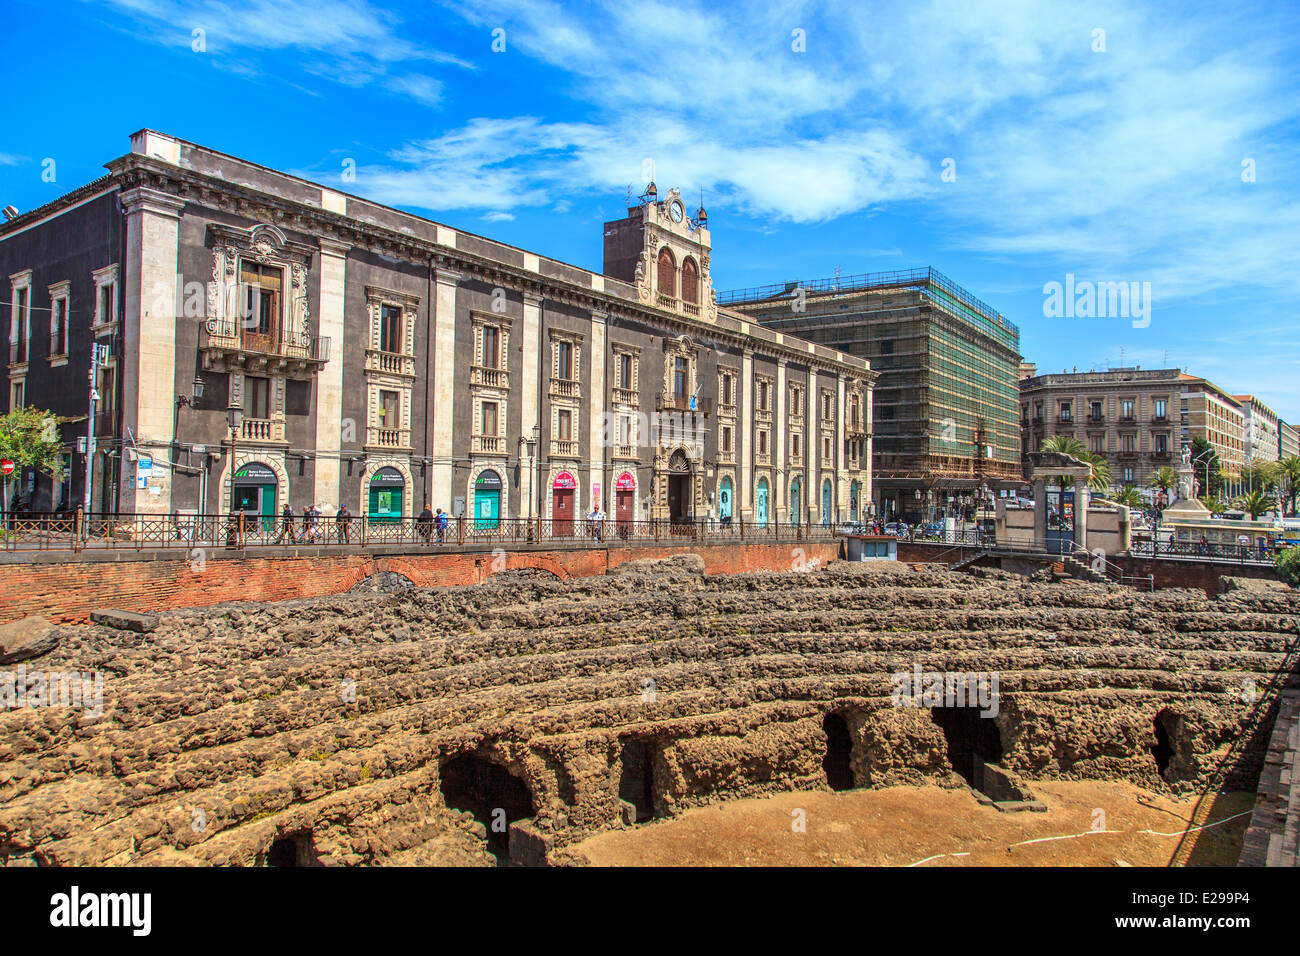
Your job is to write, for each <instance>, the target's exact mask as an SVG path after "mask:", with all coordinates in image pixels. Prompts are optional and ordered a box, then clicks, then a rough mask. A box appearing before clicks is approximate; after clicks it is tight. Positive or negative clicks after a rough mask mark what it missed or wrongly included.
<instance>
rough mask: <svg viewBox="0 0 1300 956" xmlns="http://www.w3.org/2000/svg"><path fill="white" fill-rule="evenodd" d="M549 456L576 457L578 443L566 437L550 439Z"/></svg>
mask: <svg viewBox="0 0 1300 956" xmlns="http://www.w3.org/2000/svg"><path fill="white" fill-rule="evenodd" d="M551 457H553V458H577V457H578V443H577V442H576V441H570V440H568V439H561V438H554V439H552V440H551Z"/></svg>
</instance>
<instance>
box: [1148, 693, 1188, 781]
mask: <svg viewBox="0 0 1300 956" xmlns="http://www.w3.org/2000/svg"><path fill="white" fill-rule="evenodd" d="M1151 730H1152V733H1153V736H1154V741H1153V743H1152V744H1151V745H1150V746H1149V747H1148V748H1147V750H1148V751H1149V752H1150V754H1151V759H1152V760H1154V761H1155V764H1156V773H1158V774H1159V775H1160V778H1161V779H1162V780H1164V781H1165V782H1166V783H1177V782H1178V781H1180V780H1186V779H1187V778H1188V777H1190V776H1193V775H1194V769H1195V768H1194V766H1193V765H1194V761H1193V759H1192V744H1191V739H1190V735H1189V732H1188V729H1187V723H1186V721H1185V720H1184V719H1183V718H1182V717H1180V716H1179V715H1178V714H1176V713H1174V712H1173V711H1172V710H1170V709H1168V708H1165V709H1164V710H1162V711H1160V712H1159V713H1158V714H1156V716H1155V719H1154V720H1152V721H1151Z"/></svg>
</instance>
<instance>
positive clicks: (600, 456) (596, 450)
mask: <svg viewBox="0 0 1300 956" xmlns="http://www.w3.org/2000/svg"><path fill="white" fill-rule="evenodd" d="M605 320H606V315H605V313H604V312H597V311H593V312H592V313H591V396H590V398H589V399H588V407H589V408H590V413H591V418H590V428H589V430H588V433H587V434H588V440H587V443H588V452H587V453H588V454H589V455H590V456H591V470H590V476H589V478H588V482H589V485H590V488H591V496H592V497H591V505H592V507H595V506H599V507H600V509H601V510H602V511H608V509H607V508H605V504H604V503H605V501H606V500H612V498H611V496H610V495H609V494H608V489H607V488H606V487H605V480H604V479H605V460H606V456H607V455H608V454H609V450H608V448H607V447H606V442H605V403H606V402H607V401H608V397H609V389H607V388H606V387H605V363H606V356H605V342H606V336H605ZM597 485H599V486H600V493H599V497H597V492H596V486H597Z"/></svg>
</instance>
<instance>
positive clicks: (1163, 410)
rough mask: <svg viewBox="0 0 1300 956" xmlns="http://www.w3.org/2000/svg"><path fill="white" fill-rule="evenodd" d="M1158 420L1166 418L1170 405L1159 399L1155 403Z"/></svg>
mask: <svg viewBox="0 0 1300 956" xmlns="http://www.w3.org/2000/svg"><path fill="white" fill-rule="evenodd" d="M1155 409H1156V411H1155V414H1156V418H1164V417H1166V416H1167V415H1168V413H1169V403H1168V402H1167V401H1165V399H1163V398H1157V399H1156V401H1155Z"/></svg>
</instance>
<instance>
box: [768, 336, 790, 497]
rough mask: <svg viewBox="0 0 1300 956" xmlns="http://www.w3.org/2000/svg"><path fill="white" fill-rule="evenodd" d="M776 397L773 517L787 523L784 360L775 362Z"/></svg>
mask: <svg viewBox="0 0 1300 956" xmlns="http://www.w3.org/2000/svg"><path fill="white" fill-rule="evenodd" d="M775 387H776V395H775V396H774V399H775V400H774V402H773V403H772V404H773V408H774V411H773V412H772V440H773V442H774V444H775V447H774V448H773V450H772V451H773V457H772V460H773V461H774V462H776V487H775V488H773V489H772V500H773V501H774V502H775V505H774V507H773V511H772V514H773V517H774V518H775V519H776V520H777V521H789V520H790V517H789V515H787V514H786V509H787V507H788V505H789V503H788V501H787V500H786V495H787V494H789V492H790V474H789V472H788V471H787V470H786V459H785V432H786V425H787V422H786V418H787V415H786V411H785V392H786V387H785V359H783V358H782V359H777V360H776V386H775Z"/></svg>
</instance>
